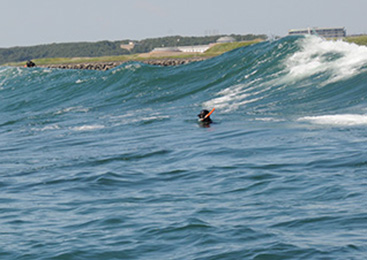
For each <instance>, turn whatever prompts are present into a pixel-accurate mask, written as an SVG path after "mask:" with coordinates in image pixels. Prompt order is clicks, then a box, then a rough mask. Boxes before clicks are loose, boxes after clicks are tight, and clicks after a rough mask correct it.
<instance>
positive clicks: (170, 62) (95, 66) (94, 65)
mask: <svg viewBox="0 0 367 260" xmlns="http://www.w3.org/2000/svg"><path fill="white" fill-rule="evenodd" d="M205 59H207V58H206V57H197V58H177V59H171V58H170V59H163V58H162V59H149V60H142V61H139V62H141V63H145V64H150V65H157V66H178V65H182V64H187V63H190V62H195V61H202V60H205ZM126 62H131V61H116V62H89V63H75V64H74V63H69V64H51V65H39V66H38V67H42V68H52V69H84V70H109V69H112V68H114V67H117V66H120V65H121V64H123V63H126Z"/></svg>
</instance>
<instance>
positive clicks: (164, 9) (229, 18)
mask: <svg viewBox="0 0 367 260" xmlns="http://www.w3.org/2000/svg"><path fill="white" fill-rule="evenodd" d="M0 4H1V6H0V47H11V46H29V45H37V44H45V43H53V42H56V43H60V42H78V41H100V40H124V39H132V40H141V39H145V38H152V37H162V36H169V35H183V36H204V35H212V34H231V33H236V34H248V33H254V34H267V35H278V36H284V35H286V34H287V33H288V30H289V29H293V28H294V29H297V28H306V27H345V28H346V29H347V33H348V34H357V33H367V19H366V10H367V0H180V1H179V0H129V1H128V0H103V1H102V0H99V1H97V0H0Z"/></svg>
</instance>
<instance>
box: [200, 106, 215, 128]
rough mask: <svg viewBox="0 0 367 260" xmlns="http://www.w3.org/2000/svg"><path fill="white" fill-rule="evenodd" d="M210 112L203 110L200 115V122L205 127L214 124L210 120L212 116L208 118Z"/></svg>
mask: <svg viewBox="0 0 367 260" xmlns="http://www.w3.org/2000/svg"><path fill="white" fill-rule="evenodd" d="M208 114H209V111H208V110H206V109H203V110H201V112H200V114H198V117H199V122H200V123H202V124H205V125H209V124H211V123H213V121H212V120H211V119H210V115H209V116H208Z"/></svg>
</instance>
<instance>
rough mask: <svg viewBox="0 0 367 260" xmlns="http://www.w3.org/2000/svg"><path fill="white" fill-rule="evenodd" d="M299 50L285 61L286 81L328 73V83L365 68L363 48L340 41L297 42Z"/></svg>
mask: <svg viewBox="0 0 367 260" xmlns="http://www.w3.org/2000/svg"><path fill="white" fill-rule="evenodd" d="M300 45H301V50H300V51H298V52H296V53H294V54H293V55H292V56H290V57H288V58H287V59H286V60H285V65H286V67H287V71H288V75H287V76H286V78H288V79H293V80H294V79H296V80H299V79H302V78H307V77H310V76H312V75H316V74H319V73H323V72H329V73H330V74H331V77H330V79H329V81H327V82H325V84H327V83H330V82H335V81H338V80H342V79H347V78H349V77H352V76H354V75H356V74H358V73H360V72H361V69H363V68H364V69H366V68H365V67H366V66H367V47H366V46H359V45H356V44H352V43H347V42H344V41H329V40H325V39H322V38H319V37H316V36H309V37H305V38H303V39H302V40H300Z"/></svg>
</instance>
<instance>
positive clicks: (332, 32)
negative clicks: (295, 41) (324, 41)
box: [288, 27, 347, 38]
mask: <svg viewBox="0 0 367 260" xmlns="http://www.w3.org/2000/svg"><path fill="white" fill-rule="evenodd" d="M305 34H312V35H318V36H321V37H325V38H343V37H346V36H347V32H346V30H345V28H344V27H337V28H318V27H313V28H306V29H292V30H289V31H288V35H305Z"/></svg>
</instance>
